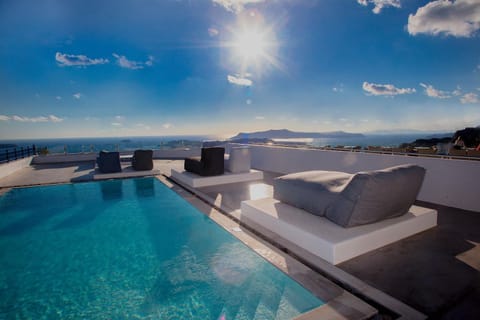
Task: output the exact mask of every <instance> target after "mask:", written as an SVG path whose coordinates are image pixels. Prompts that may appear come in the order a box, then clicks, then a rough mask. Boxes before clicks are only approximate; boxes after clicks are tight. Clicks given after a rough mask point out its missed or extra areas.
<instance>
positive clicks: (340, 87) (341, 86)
mask: <svg viewBox="0 0 480 320" xmlns="http://www.w3.org/2000/svg"><path fill="white" fill-rule="evenodd" d="M332 91H333V92H338V93H341V92H343V83H340V85H338V86H335V87H333V88H332Z"/></svg>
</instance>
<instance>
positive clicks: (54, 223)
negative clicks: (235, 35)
mask: <svg viewBox="0 0 480 320" xmlns="http://www.w3.org/2000/svg"><path fill="white" fill-rule="evenodd" d="M321 304H322V301H320V300H318V299H317V298H315V297H314V296H312V295H311V294H310V293H309V292H308V291H307V290H305V289H304V288H303V287H302V286H300V285H299V284H298V283H296V282H295V281H293V280H292V279H291V278H289V277H287V276H286V275H285V274H283V273H282V272H281V271H279V270H278V269H276V268H275V267H274V266H273V265H271V264H270V263H268V262H267V261H265V260H264V259H263V258H261V257H260V256H258V255H257V254H256V253H254V252H253V251H252V250H250V249H249V248H248V247H246V246H245V245H244V244H243V243H241V242H239V241H238V240H237V239H235V238H234V237H233V236H232V235H230V234H229V233H228V232H226V231H225V230H223V229H222V228H221V227H219V226H218V225H216V224H215V222H213V221H212V220H210V219H209V218H208V217H207V216H205V215H203V214H201V213H200V212H198V211H197V209H195V208H194V207H192V206H191V205H190V204H189V203H188V202H186V201H184V200H183V199H182V198H181V197H180V196H178V195H177V194H176V193H174V192H173V191H171V190H170V189H169V188H167V187H166V186H165V185H164V184H162V183H161V182H159V181H158V180H157V179H154V178H146V179H127V180H111V181H105V182H92V183H81V184H66V185H56V186H45V187H34V188H24V189H13V190H11V191H9V192H7V193H6V194H4V195H3V196H1V197H0V319H214V320H217V319H222V320H223V319H290V318H292V317H294V316H296V315H299V314H300V313H303V312H306V311H308V310H311V309H313V308H315V307H318V306H320V305H321Z"/></svg>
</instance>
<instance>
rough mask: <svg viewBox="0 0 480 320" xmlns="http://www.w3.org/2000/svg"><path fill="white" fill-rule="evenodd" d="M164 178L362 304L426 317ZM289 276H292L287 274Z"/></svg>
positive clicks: (400, 315)
mask: <svg viewBox="0 0 480 320" xmlns="http://www.w3.org/2000/svg"><path fill="white" fill-rule="evenodd" d="M157 178H158V177H157ZM163 178H165V179H167V180H168V181H171V183H174V184H175V185H177V186H178V187H179V188H182V189H185V190H187V191H188V192H190V193H191V194H192V195H194V196H196V197H198V198H199V199H200V200H201V201H203V202H205V203H206V204H208V205H209V206H210V207H213V208H215V209H216V210H217V211H219V212H221V213H222V214H224V215H226V216H228V217H229V218H230V219H233V220H234V221H235V222H236V223H237V224H240V225H242V226H243V227H246V228H247V229H248V230H249V231H250V233H252V232H253V235H254V236H255V237H256V238H260V239H262V241H264V242H265V241H266V242H268V243H269V245H270V247H275V249H276V251H277V252H278V251H280V252H283V253H284V254H288V255H289V256H291V257H292V258H294V259H296V260H297V261H298V262H299V263H302V264H303V265H304V266H305V267H306V268H309V269H311V270H314V271H315V272H316V273H318V274H320V275H322V276H324V277H325V278H327V279H328V280H331V281H332V282H334V283H335V284H338V285H339V286H341V287H342V288H346V289H347V290H348V291H350V292H352V293H353V294H354V295H355V296H357V297H360V298H361V299H363V300H362V301H364V302H365V301H366V302H368V303H371V304H373V305H374V306H375V307H376V308H378V309H382V310H385V311H387V313H389V314H390V315H391V316H392V317H394V318H395V319H426V318H427V316H426V315H425V314H423V313H421V312H419V311H418V310H415V309H414V308H412V307H410V306H409V305H407V304H405V303H403V302H401V301H400V300H397V299H395V298H394V297H392V296H390V295H388V294H386V293H385V292H383V291H381V290H379V289H377V288H375V287H373V286H371V285H369V284H367V283H365V282H364V281H362V280H360V279H359V278H357V277H355V276H353V275H351V274H349V273H347V272H345V271H343V270H342V269H340V268H339V267H336V266H334V265H332V264H330V263H329V262H327V261H325V260H323V259H321V258H319V257H317V256H315V255H313V254H312V253H310V252H308V251H306V250H305V249H302V248H300V247H299V246H297V245H296V244H294V243H292V242H290V241H288V240H285V239H283V238H281V237H279V236H278V235H276V234H275V233H273V232H271V231H270V230H267V229H265V228H264V227H262V226H260V225H258V224H256V223H254V222H252V221H248V225H246V224H245V221H240V210H239V209H238V210H232V209H229V208H228V207H225V206H223V205H221V204H220V205H219V206H217V204H216V202H215V199H213V198H212V197H210V196H208V195H207V194H205V193H203V192H202V191H200V190H199V189H195V188H191V187H189V186H187V185H184V184H181V183H180V182H179V181H176V180H174V179H172V178H171V177H169V176H168V175H164V177H163ZM161 181H163V180H161ZM234 236H235V234H234ZM247 245H248V244H247ZM274 265H275V263H274ZM277 267H278V266H277ZM287 274H288V272H287ZM289 276H291V275H290V274H289ZM294 279H295V278H294ZM297 281H298V280H297ZM299 282H300V281H299ZM302 284H303V283H302ZM324 301H325V300H324ZM337 316H338V315H337ZM306 319H310V318H306ZM322 319H323V316H322ZM327 319H328V318H327Z"/></svg>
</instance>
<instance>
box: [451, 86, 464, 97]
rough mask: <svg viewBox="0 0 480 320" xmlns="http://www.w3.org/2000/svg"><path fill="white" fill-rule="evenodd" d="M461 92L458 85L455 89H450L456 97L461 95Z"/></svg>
mask: <svg viewBox="0 0 480 320" xmlns="http://www.w3.org/2000/svg"><path fill="white" fill-rule="evenodd" d="M461 94H462V88H460V87H459V86H457V89H455V90H453V91H452V95H454V96H456V97H457V96H459V95H461Z"/></svg>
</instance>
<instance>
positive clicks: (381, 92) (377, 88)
mask: <svg viewBox="0 0 480 320" xmlns="http://www.w3.org/2000/svg"><path fill="white" fill-rule="evenodd" d="M362 87H363V90H364V91H365V92H367V93H368V94H369V95H374V96H396V95H399V94H410V93H414V92H416V90H415V88H397V87H395V86H394V85H393V84H376V83H369V82H364V83H363V86H362Z"/></svg>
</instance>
